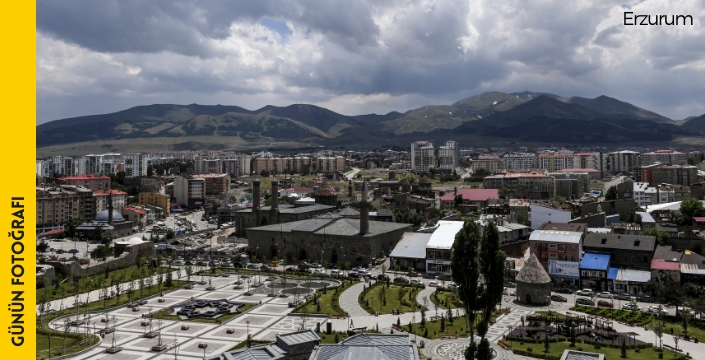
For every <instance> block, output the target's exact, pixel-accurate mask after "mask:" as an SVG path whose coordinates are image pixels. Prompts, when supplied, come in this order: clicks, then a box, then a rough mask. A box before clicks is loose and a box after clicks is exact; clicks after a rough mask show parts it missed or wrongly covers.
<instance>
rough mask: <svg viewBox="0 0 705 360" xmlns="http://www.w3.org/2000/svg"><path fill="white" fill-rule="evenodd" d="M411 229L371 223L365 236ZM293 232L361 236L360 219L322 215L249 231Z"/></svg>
mask: <svg viewBox="0 0 705 360" xmlns="http://www.w3.org/2000/svg"><path fill="white" fill-rule="evenodd" d="M407 227H411V224H404V223H393V222H386V221H370V229H369V232H368V233H367V234H365V235H364V236H367V237H369V236H376V235H379V234H384V233H388V232H391V231H395V230H399V229H403V228H407ZM251 230H254V231H274V232H284V233H288V232H293V231H303V232H310V233H315V234H324V235H331V236H353V235H360V219H349V218H341V217H339V216H337V215H327V214H326V215H321V216H319V217H316V218H313V219H308V220H299V221H292V222H288V223H280V224H272V225H265V226H259V227H253V228H249V229H248V231H251Z"/></svg>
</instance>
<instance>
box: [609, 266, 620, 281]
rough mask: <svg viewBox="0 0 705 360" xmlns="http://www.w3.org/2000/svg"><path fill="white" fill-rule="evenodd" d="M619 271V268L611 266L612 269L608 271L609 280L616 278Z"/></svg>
mask: <svg viewBox="0 0 705 360" xmlns="http://www.w3.org/2000/svg"><path fill="white" fill-rule="evenodd" d="M618 272H619V268H616V267H611V268H610V271H609V272H607V280H614V279H616V278H617V273H618Z"/></svg>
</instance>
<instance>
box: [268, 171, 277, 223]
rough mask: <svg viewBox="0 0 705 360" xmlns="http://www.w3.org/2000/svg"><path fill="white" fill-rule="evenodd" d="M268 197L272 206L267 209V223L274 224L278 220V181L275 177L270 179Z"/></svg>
mask: <svg viewBox="0 0 705 360" xmlns="http://www.w3.org/2000/svg"><path fill="white" fill-rule="evenodd" d="M270 199H272V206H271V207H270V209H269V223H270V224H276V223H278V222H279V221H277V220H278V218H279V181H277V180H276V179H273V180H272V195H271V196H270Z"/></svg>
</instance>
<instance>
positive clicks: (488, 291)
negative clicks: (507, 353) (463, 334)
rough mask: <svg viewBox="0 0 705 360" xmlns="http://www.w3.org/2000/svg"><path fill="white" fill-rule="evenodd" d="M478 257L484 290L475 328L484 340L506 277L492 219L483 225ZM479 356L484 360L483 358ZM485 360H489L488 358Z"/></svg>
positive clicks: (503, 255)
mask: <svg viewBox="0 0 705 360" xmlns="http://www.w3.org/2000/svg"><path fill="white" fill-rule="evenodd" d="M479 258H480V273H481V274H482V278H483V279H484V288H485V291H484V294H483V296H482V297H481V298H480V303H481V304H482V307H483V313H482V318H481V321H480V323H479V324H478V329H477V330H478V333H479V334H480V336H481V337H482V339H483V340H485V336H486V335H487V330H489V324H490V320H491V318H492V310H494V308H495V306H497V303H499V302H500V301H502V292H503V290H504V279H505V277H506V272H505V263H506V261H507V255H506V254H505V253H504V251H502V250H501V249H500V237H499V229H498V228H497V224H495V223H494V221H492V222H490V223H489V224H488V225H487V226H486V227H485V232H484V234H483V237H482V244H481V249H480V254H479ZM478 357H479V356H478ZM479 358H480V359H481V360H485V359H484V358H481V357H479ZM486 360H489V358H487V359H486Z"/></svg>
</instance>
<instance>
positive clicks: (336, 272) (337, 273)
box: [330, 270, 343, 275]
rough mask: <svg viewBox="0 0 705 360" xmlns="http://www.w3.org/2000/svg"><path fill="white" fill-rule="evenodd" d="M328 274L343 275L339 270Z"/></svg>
mask: <svg viewBox="0 0 705 360" xmlns="http://www.w3.org/2000/svg"><path fill="white" fill-rule="evenodd" d="M330 274H331V275H343V272H342V271H340V270H331V271H330Z"/></svg>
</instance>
